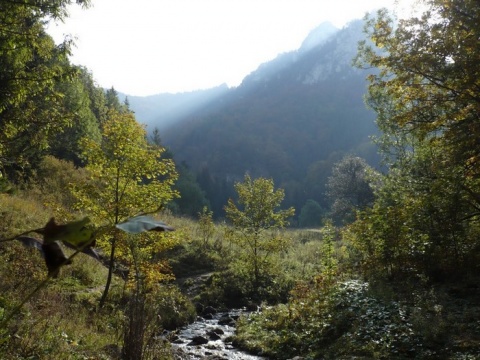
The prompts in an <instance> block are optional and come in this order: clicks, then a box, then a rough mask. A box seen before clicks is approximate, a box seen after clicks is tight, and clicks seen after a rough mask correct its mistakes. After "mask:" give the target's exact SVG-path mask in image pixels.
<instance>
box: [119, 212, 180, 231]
mask: <svg viewBox="0 0 480 360" xmlns="http://www.w3.org/2000/svg"><path fill="white" fill-rule="evenodd" d="M116 227H117V228H118V229H120V230H123V231H125V232H128V233H131V234H138V233H142V232H145V231H173V230H174V229H173V228H172V227H170V226H168V225H167V224H165V223H163V222H161V221H158V220H155V219H153V218H152V217H150V216H137V217H133V218H130V219H128V220H127V221H125V222H123V223H120V224H117V225H116Z"/></svg>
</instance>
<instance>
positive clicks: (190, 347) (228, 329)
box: [171, 310, 265, 360]
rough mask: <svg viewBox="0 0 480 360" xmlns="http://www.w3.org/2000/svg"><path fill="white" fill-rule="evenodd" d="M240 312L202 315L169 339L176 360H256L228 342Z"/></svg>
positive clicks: (256, 357)
mask: <svg viewBox="0 0 480 360" xmlns="http://www.w3.org/2000/svg"><path fill="white" fill-rule="evenodd" d="M241 313H242V311H241V310H232V311H229V312H228V313H207V314H205V313H204V316H203V317H199V318H198V319H197V321H195V322H194V323H192V324H190V325H188V326H186V327H185V328H183V329H181V330H180V331H178V332H177V333H176V334H175V335H174V336H173V337H172V339H171V342H172V346H173V348H174V349H175V358H176V359H177V360H187V359H211V360H220V359H225V360H227V359H228V360H259V359H265V358H263V357H261V356H257V355H251V354H248V353H245V352H243V351H241V350H239V349H236V348H234V347H233V346H232V343H231V342H230V341H229V340H228V339H229V338H231V337H232V335H233V334H234V332H235V319H237V318H238V316H240V314H241Z"/></svg>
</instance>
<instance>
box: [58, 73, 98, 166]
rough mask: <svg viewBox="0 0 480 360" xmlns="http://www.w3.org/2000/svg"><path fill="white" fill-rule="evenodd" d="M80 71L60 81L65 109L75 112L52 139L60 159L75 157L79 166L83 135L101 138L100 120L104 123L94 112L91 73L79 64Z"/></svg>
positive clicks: (64, 110) (59, 86)
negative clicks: (80, 143)
mask: <svg viewBox="0 0 480 360" xmlns="http://www.w3.org/2000/svg"><path fill="white" fill-rule="evenodd" d="M78 75H79V76H78V77H75V78H74V79H72V80H71V81H68V82H63V83H60V84H58V85H57V87H58V88H59V89H60V91H61V92H62V93H63V94H64V95H63V96H64V99H63V107H64V109H63V113H64V114H71V115H70V118H71V121H70V122H69V123H68V124H67V125H66V126H65V128H64V129H63V130H62V131H60V132H58V133H55V134H52V135H51V136H50V140H49V144H50V148H51V149H50V151H49V152H50V153H51V154H53V155H54V156H55V157H57V158H59V159H64V160H69V161H73V162H74V163H75V165H77V166H79V165H80V163H81V161H80V153H81V150H80V149H79V141H80V139H82V138H90V139H92V140H94V141H96V142H98V141H100V124H102V123H103V120H102V119H101V118H97V116H96V115H95V112H94V106H93V104H92V94H90V91H92V89H91V88H89V85H90V83H91V82H93V80H92V79H91V75H90V74H89V73H88V72H87V71H86V70H85V69H83V68H78ZM102 94H103V92H102Z"/></svg>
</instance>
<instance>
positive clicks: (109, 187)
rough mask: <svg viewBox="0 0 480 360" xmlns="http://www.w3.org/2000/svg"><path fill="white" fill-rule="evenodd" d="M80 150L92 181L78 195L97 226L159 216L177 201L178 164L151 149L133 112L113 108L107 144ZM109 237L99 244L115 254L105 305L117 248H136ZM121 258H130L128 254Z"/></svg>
mask: <svg viewBox="0 0 480 360" xmlns="http://www.w3.org/2000/svg"><path fill="white" fill-rule="evenodd" d="M81 147H82V149H83V157H84V160H85V162H86V166H85V168H86V170H87V171H88V174H89V181H87V182H85V183H84V184H81V185H80V186H77V187H76V189H75V194H76V196H77V197H78V199H79V207H80V208H81V209H83V210H84V211H87V212H88V213H89V214H90V215H91V216H92V217H94V218H95V219H96V220H97V221H99V222H101V223H108V224H111V225H116V224H119V223H121V222H123V221H125V220H126V219H128V218H130V217H132V216H136V215H139V214H142V213H153V212H156V211H159V210H160V209H161V208H162V207H163V206H164V205H165V204H166V203H167V202H168V201H170V200H171V199H173V198H174V197H175V196H177V193H176V192H175V191H174V190H173V189H172V186H173V184H174V181H175V180H176V178H177V173H176V171H175V166H174V163H173V161H172V160H170V159H166V160H165V159H162V158H161V155H162V152H163V149H161V148H158V147H152V146H150V145H149V144H148V142H147V140H146V133H145V129H144V128H143V127H142V126H141V125H140V124H138V123H137V122H136V120H135V117H134V116H133V114H132V113H130V112H118V111H116V110H115V109H111V110H110V111H109V113H108V117H107V121H106V123H105V124H104V126H103V132H102V141H101V142H100V143H99V142H95V141H94V140H92V139H88V138H84V139H83V140H82V141H81ZM110 235H111V237H110V238H109V239H100V240H99V243H100V245H103V247H105V248H109V249H110V268H109V274H108V279H107V285H106V288H105V292H104V294H103V296H102V300H101V304H102V305H103V303H104V302H105V299H106V296H107V294H108V289H109V286H110V282H111V278H112V272H113V267H114V262H115V257H116V249H117V245H118V248H119V249H120V250H121V249H128V248H131V249H133V248H132V247H131V246H130V245H128V244H127V238H125V237H124V236H120V234H119V233H118V231H114V232H113V234H110ZM118 241H120V244H117V242H118ZM146 241H147V242H148V240H146ZM132 254H135V252H134V251H133V250H132ZM120 255H122V256H124V257H125V256H127V254H126V253H125V251H123V252H122V253H121V254H120ZM134 260H135V259H134V258H132V264H134V263H135V261H134ZM135 265H136V267H135V269H138V264H135Z"/></svg>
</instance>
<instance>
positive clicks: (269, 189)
mask: <svg viewBox="0 0 480 360" xmlns="http://www.w3.org/2000/svg"><path fill="white" fill-rule="evenodd" d="M235 190H236V191H237V194H238V204H239V206H237V205H236V204H235V203H234V201H233V200H232V199H229V200H228V203H227V205H226V206H225V212H226V214H227V218H228V219H229V220H230V221H231V222H232V224H233V227H234V229H235V231H236V233H237V236H236V237H235V239H236V241H237V242H238V243H239V244H240V247H241V248H242V249H243V251H244V253H245V255H246V256H245V262H246V265H247V266H248V271H249V273H250V281H251V285H252V291H253V294H254V295H256V296H258V295H259V288H260V286H261V285H262V281H263V280H264V277H265V275H267V265H268V260H269V257H270V256H271V255H272V254H273V253H277V252H279V251H281V250H283V249H285V248H286V246H287V239H286V238H285V237H283V236H281V235H280V234H278V233H277V232H275V231H271V230H278V229H282V228H284V227H285V226H286V225H287V224H288V221H287V219H288V218H289V217H291V216H293V215H294V213H295V210H294V208H289V209H286V210H278V208H279V207H280V204H281V202H282V200H283V198H284V196H285V195H284V192H283V190H282V189H278V190H275V189H274V184H273V180H271V179H264V178H258V179H255V180H252V179H251V178H250V176H249V175H245V178H244V181H243V183H240V182H239V183H236V184H235Z"/></svg>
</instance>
